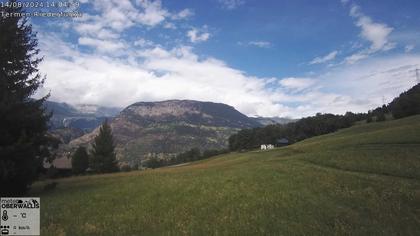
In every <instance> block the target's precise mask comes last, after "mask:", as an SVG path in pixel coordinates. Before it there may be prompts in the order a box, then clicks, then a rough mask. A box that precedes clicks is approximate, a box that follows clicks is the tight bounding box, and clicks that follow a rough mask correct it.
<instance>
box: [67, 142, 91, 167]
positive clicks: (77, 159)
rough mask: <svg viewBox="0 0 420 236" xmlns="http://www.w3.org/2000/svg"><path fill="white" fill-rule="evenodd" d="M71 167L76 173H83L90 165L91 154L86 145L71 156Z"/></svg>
mask: <svg viewBox="0 0 420 236" xmlns="http://www.w3.org/2000/svg"><path fill="white" fill-rule="evenodd" d="M71 167H72V171H73V173H74V174H83V173H84V172H85V171H86V169H87V168H88V167H89V155H88V153H87V151H86V148H85V147H82V146H80V147H78V148H77V150H76V152H75V153H74V154H73V156H72V158H71Z"/></svg>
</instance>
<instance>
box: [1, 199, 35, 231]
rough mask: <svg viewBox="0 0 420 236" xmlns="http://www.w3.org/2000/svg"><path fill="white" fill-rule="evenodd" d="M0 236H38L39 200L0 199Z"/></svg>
mask: <svg viewBox="0 0 420 236" xmlns="http://www.w3.org/2000/svg"><path fill="white" fill-rule="evenodd" d="M0 204H1V208H0V218H1V220H0V235H40V230H39V228H40V214H39V213H40V209H41V201H40V199H39V198H31V197H25V198H14V197H11V198H4V197H2V198H0Z"/></svg>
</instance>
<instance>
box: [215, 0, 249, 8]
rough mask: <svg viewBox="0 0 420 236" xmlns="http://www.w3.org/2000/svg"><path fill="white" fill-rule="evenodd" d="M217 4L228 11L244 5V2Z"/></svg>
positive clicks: (231, 0) (222, 2) (226, 0)
mask: <svg viewBox="0 0 420 236" xmlns="http://www.w3.org/2000/svg"><path fill="white" fill-rule="evenodd" d="M219 3H221V4H222V7H223V8H225V9H228V10H232V9H235V8H237V7H239V6H241V5H243V4H244V3H245V1H244V0H219Z"/></svg>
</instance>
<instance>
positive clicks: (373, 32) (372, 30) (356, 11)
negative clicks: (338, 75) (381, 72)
mask: <svg viewBox="0 0 420 236" xmlns="http://www.w3.org/2000/svg"><path fill="white" fill-rule="evenodd" d="M350 16H352V17H353V18H355V19H356V26H358V27H359V28H360V29H361V32H360V36H361V37H362V38H363V39H364V40H367V41H368V42H370V47H369V48H367V49H363V50H362V51H359V52H357V53H355V54H354V55H351V56H349V57H347V58H345V62H347V63H348V64H352V63H356V62H357V61H359V60H362V59H365V58H367V57H369V56H370V55H371V54H374V53H376V52H379V51H387V50H390V49H393V48H394V47H395V45H396V44H395V43H393V42H389V35H390V34H391V32H392V31H393V30H394V29H393V28H392V27H389V26H387V25H386V24H383V23H377V22H374V21H373V20H372V19H371V18H370V17H368V16H366V15H364V14H363V13H362V12H361V11H360V7H359V6H358V5H352V6H351V8H350Z"/></svg>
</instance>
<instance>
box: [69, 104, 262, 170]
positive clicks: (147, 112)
mask: <svg viewBox="0 0 420 236" xmlns="http://www.w3.org/2000/svg"><path fill="white" fill-rule="evenodd" d="M110 125H111V128H112V130H113V134H114V137H115V141H116V144H117V148H116V151H117V157H118V159H119V161H120V162H126V163H129V164H139V162H140V160H143V159H147V158H148V157H151V156H160V157H163V158H168V157H171V156H173V155H176V154H177V153H180V152H183V151H186V150H189V149H191V148H193V147H198V148H200V149H201V150H206V149H221V148H226V147H227V144H228V143H227V140H228V137H229V136H230V135H231V134H233V133H235V132H237V131H238V130H239V129H243V128H251V127H257V126H260V125H261V124H259V123H258V122H256V121H255V120H253V119H251V118H249V117H247V116H245V115H244V114H242V113H240V112H239V111H237V110H235V109H234V108H233V107H231V106H228V105H226V104H221V103H212V102H199V101H191V100H170V101H162V102H139V103H135V104H132V105H130V106H128V107H127V108H125V109H124V110H123V111H121V112H120V114H119V115H118V116H116V117H115V118H114V119H112V120H111V121H110ZM97 133H98V128H97V129H95V130H94V131H93V132H91V133H89V134H86V135H84V136H82V137H80V138H77V139H75V140H73V141H71V142H70V145H71V146H73V147H77V146H78V145H87V144H89V143H91V142H92V140H93V138H94V137H95V136H96V135H97Z"/></svg>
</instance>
